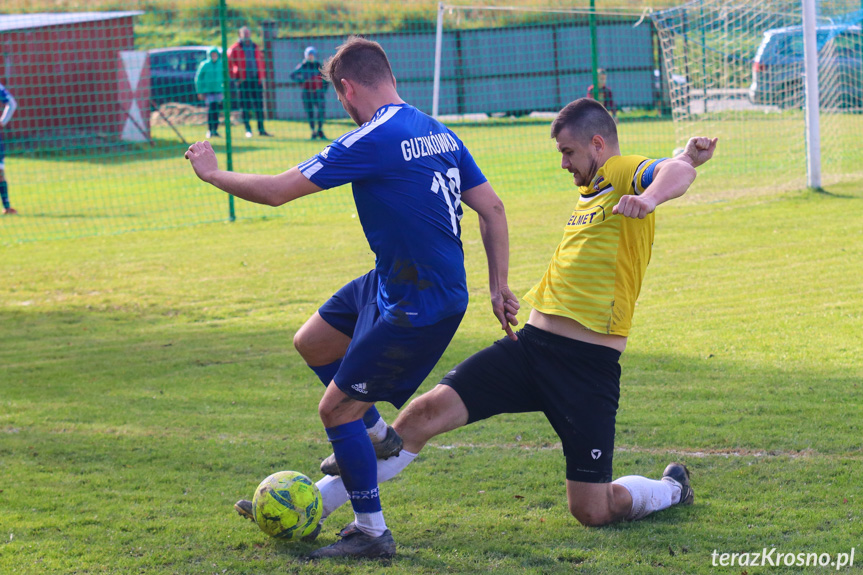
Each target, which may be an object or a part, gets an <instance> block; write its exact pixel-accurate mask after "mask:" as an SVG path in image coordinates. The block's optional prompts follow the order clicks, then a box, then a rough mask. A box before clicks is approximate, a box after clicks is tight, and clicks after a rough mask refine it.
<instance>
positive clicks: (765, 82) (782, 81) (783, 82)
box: [749, 25, 863, 108]
mask: <svg viewBox="0 0 863 575" xmlns="http://www.w3.org/2000/svg"><path fill="white" fill-rule="evenodd" d="M816 38H817V45H818V51H819V54H820V58H819V60H820V62H819V68H820V70H819V74H818V76H819V79H820V80H819V92H820V94H821V102H822V104H823V105H827V106H832V107H849V106H853V107H859V106H861V104H863V44H861V42H863V35H861V28H860V26H859V25H855V26H837V25H831V26H818V27H817V28H816ZM803 74H804V71H803V27H802V26H788V27H786V28H775V29H772V30H767V31H766V32H764V38H763V39H762V41H761V45H759V46H758V50H757V51H756V52H755V58H754V59H753V61H752V84H751V86H750V87H749V99H750V100H751V101H752V103H753V104H769V105H774V106H779V107H781V108H799V107H802V106H803V103H804V99H805V89H804V84H803V80H804V77H803Z"/></svg>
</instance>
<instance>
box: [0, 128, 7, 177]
mask: <svg viewBox="0 0 863 575" xmlns="http://www.w3.org/2000/svg"><path fill="white" fill-rule="evenodd" d="M4 159H6V148H5V146H3V135H2V134H0V170H2V169H3V160H4Z"/></svg>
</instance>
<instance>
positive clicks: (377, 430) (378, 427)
mask: <svg viewBox="0 0 863 575" xmlns="http://www.w3.org/2000/svg"><path fill="white" fill-rule="evenodd" d="M366 431H367V432H368V433H369V437H371V438H372V441H373V442H375V443H377V442H379V441H383V440H384V438H386V436H387V422H386V421H384V418H383V417H381V418H380V419H378V421H377V423H375V424H374V425H372V426H371V427H366Z"/></svg>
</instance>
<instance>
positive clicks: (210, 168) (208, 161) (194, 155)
mask: <svg viewBox="0 0 863 575" xmlns="http://www.w3.org/2000/svg"><path fill="white" fill-rule="evenodd" d="M184 157H185V158H186V159H187V160H189V162H191V164H192V168H193V169H194V170H195V173H196V174H197V175H198V177H199V178H201V179H202V180H204V181H205V182H209V181H210V180H209V177H210V176H211V175H212V174H213V173H215V172H216V171H218V169H219V163H218V162H217V161H216V152H214V151H213V146H212V145H210V142H207V141H203V142H195V143H194V144H192V145H191V146H189V149H188V150H186V154H185V156H184Z"/></svg>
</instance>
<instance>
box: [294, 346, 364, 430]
mask: <svg viewBox="0 0 863 575" xmlns="http://www.w3.org/2000/svg"><path fill="white" fill-rule="evenodd" d="M341 365H342V360H341V359H337V360H336V361H334V362H333V363H328V364H327V365H310V366H309V369H311V370H312V371H314V372H315V375H317V376H318V379H320V380H321V383H323V384H324V385H329V384H330V382H331V381H332V380H333V378H334V377H335V376H336V372H337V371H339V367H341ZM380 418H381V414H380V413H378V410H377V408H376V407H375V406H374V405H373V406H371V408H369V410H368V411H367V412H366V414H365V415H364V416H363V423H364V424H365V426H366V429H369V428H370V427H374V425H375V423H377V422H378V420H379V419H380Z"/></svg>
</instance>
